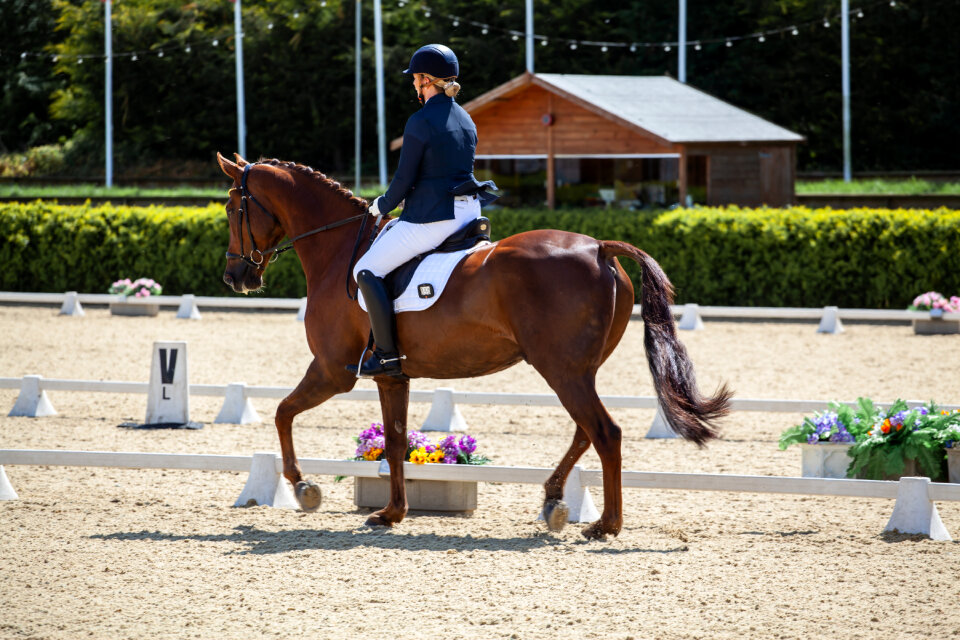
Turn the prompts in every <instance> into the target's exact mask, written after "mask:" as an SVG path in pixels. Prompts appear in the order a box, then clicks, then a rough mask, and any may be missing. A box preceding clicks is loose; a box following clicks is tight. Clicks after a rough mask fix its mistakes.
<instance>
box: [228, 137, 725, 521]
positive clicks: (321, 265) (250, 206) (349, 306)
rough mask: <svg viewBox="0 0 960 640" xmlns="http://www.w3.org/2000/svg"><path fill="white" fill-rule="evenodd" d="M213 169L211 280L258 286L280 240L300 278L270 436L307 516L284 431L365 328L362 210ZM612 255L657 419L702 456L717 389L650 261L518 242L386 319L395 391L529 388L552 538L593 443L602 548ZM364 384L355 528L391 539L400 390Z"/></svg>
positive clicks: (310, 502) (328, 385) (621, 325)
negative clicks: (508, 372)
mask: <svg viewBox="0 0 960 640" xmlns="http://www.w3.org/2000/svg"><path fill="white" fill-rule="evenodd" d="M217 158H218V161H219V163H220V167H221V168H222V169H223V171H224V172H225V173H226V174H227V175H228V176H230V177H231V178H233V181H234V183H233V188H232V189H231V190H230V199H229V201H228V202H227V206H226V209H227V218H228V220H229V224H230V245H229V250H228V252H227V267H226V270H225V271H224V274H223V280H224V282H226V283H227V285H229V286H231V287H232V288H233V290H234V291H236V292H238V293H246V292H248V291H255V290H257V289H259V288H260V287H261V286H262V285H263V272H264V271H265V270H266V268H267V265H268V264H269V263H270V260H271V257H274V258H275V257H276V255H277V252H278V247H279V243H280V241H281V240H282V239H283V238H284V236H286V237H288V238H290V239H291V240H292V243H293V247H294V248H295V250H296V251H297V254H298V255H299V257H300V261H301V263H302V264H303V270H304V273H305V274H306V281H307V308H306V317H305V327H306V332H307V343H308V344H309V346H310V350H311V351H312V352H313V361H312V362H311V363H310V366H309V367H308V368H307V372H306V374H304V376H303V379H302V380H301V381H300V383H299V384H298V385H297V387H296V389H294V390H293V392H292V393H291V394H290V395H288V396H287V397H286V398H284V399H283V401H282V402H281V403H280V405H279V407H278V408H277V415H276V425H277V431H278V433H279V436H280V448H281V451H282V454H283V475H284V476H285V477H286V479H287V480H289V481H290V483H291V484H292V485H293V486H294V487H295V493H296V496H297V500H298V501H299V503H300V507H301V509H303V510H304V511H315V510H316V509H317V508H318V507H319V505H320V489H319V487H318V486H317V485H316V484H314V483H312V482H310V481H308V480H304V478H303V474H302V473H301V470H300V465H299V464H298V462H297V456H296V454H295V452H294V447H293V437H292V426H293V419H294V417H295V416H297V415H298V414H300V413H302V412H303V411H306V410H308V409H310V408H312V407H315V406H317V405H319V404H320V403H322V402H324V401H325V400H327V399H329V398H331V397H333V396H334V395H336V394H339V393H344V392H347V391H349V390H350V389H352V388H353V386H354V384H356V381H357V380H356V378H355V377H354V374H352V373H350V372H348V371H347V370H346V368H345V366H346V365H348V364H352V363H356V362H357V360H358V359H359V358H360V354H361V352H362V351H363V349H364V347H365V345H366V342H367V337H368V335H369V332H370V323H369V320H368V319H367V314H366V313H364V312H363V311H362V310H361V309H360V306H359V305H358V304H357V303H356V302H355V301H354V300H353V299H351V298H350V297H349V296H348V293H347V291H345V289H346V287H347V285H348V284H349V285H350V286H352V282H350V280H349V279H348V278H349V276H348V269H349V267H350V263H351V259H352V257H353V254H354V248H355V246H356V244H357V242H358V240H357V239H358V238H359V237H360V235H361V233H362V236H363V240H364V242H363V243H362V244H361V246H360V249H359V252H360V253H362V251H363V250H364V249H365V248H366V240H367V235H368V233H367V230H366V229H369V228H370V227H371V225H370V216H369V214H368V213H367V202H366V201H365V200H362V199H360V198H356V197H353V195H352V194H351V193H350V192H349V191H347V190H346V189H344V188H342V187H341V186H340V184H339V183H337V182H334V181H332V180H331V179H329V178H327V177H325V176H324V175H323V174H322V173H319V172H316V171H313V170H312V169H311V168H309V167H305V166H302V165H297V164H293V163H285V162H280V161H278V160H266V161H261V162H257V163H247V162H246V161H245V160H243V159H242V158H241V157H239V156H237V157H236V160H237V162H236V163H233V162H231V161H230V160H227V159H226V158H224V157H223V156H221V155H219V154H218V155H217ZM242 195H245V196H246V198H245V199H244V198H242V197H241V196H242ZM244 200H245V201H244ZM361 225H364V226H365V227H366V229H364V230H361ZM289 244H290V243H289V242H288V245H289ZM268 247H269V248H268ZM282 249H283V247H279V250H282ZM618 256H623V257H627V258H630V259H632V260H635V261H636V262H638V263H639V264H640V265H641V267H642V291H641V301H642V312H641V313H642V318H643V321H644V343H645V346H646V353H647V363H648V365H649V369H650V372H651V374H652V375H653V382H654V385H655V387H656V392H657V396H658V399H659V402H660V406H661V407H662V409H663V413H664V416H665V417H666V420H667V422H668V423H669V425H670V426H671V428H672V429H673V430H674V431H675V432H676V433H677V434H679V435H680V436H682V437H684V438H686V439H688V440H692V441H693V442H696V443H697V444H698V445H703V444H704V443H705V442H706V441H707V440H709V439H711V438H714V437H717V432H716V430H715V427H714V425H713V422H714V420H715V419H717V418H719V417H721V416H723V415H724V414H726V412H727V411H728V404H729V397H730V392H729V391H728V390H727V389H726V387H725V386H722V387H721V388H720V389H719V390H718V391H717V393H716V394H715V395H714V396H713V397H704V396H702V395H701V394H700V392H699V390H698V389H697V385H696V382H695V380H694V375H693V365H692V363H691V361H690V359H689V357H688V356H687V353H686V350H685V349H684V347H683V345H682V344H681V343H680V342H679V341H678V339H677V335H676V328H675V325H674V321H673V316H672V315H671V313H670V307H669V304H670V301H671V299H672V287H671V285H670V282H669V280H667V277H666V275H665V274H664V273H663V271H662V270H661V268H660V266H659V265H658V264H657V263H656V261H654V259H653V258H651V257H650V256H648V255H647V254H646V253H644V252H643V251H641V250H640V249H637V248H636V247H634V246H632V245H630V244H627V243H625V242H615V241H598V240H595V239H593V238H590V237H588V236H584V235H579V234H576V233H568V232H564V231H554V230H538V231H529V232H526V233H520V234H517V235H515V236H511V237H509V238H506V239H504V240H500V241H499V242H495V243H493V244H490V245H489V246H486V247H483V248H481V249H479V250H477V251H475V252H474V253H472V254H470V255H468V256H467V257H466V258H465V259H464V260H463V261H462V262H461V263H460V264H459V265H458V267H457V269H456V270H455V271H454V272H453V274H452V276H451V277H450V280H449V282H448V284H447V286H446V289H445V291H444V292H443V295H442V296H441V297H440V299H438V300H437V301H436V303H434V305H433V306H431V307H430V308H429V309H426V310H424V311H418V312H408V313H401V314H398V316H397V338H398V344H399V345H400V347H401V352H402V353H403V354H405V355H406V359H405V360H404V361H403V372H404V374H405V375H406V376H407V377H409V378H420V377H427V378H441V379H442V378H466V377H474V376H481V375H485V374H488V373H494V372H496V371H500V370H502V369H506V368H507V367H509V366H512V365H514V364H516V363H518V362H520V361H521V360H525V361H527V362H528V363H530V365H531V366H533V367H534V368H535V369H536V370H537V371H538V372H539V373H540V375H542V376H543V377H544V379H545V380H546V381H547V383H548V384H549V385H550V387H551V388H552V389H553V390H554V391H555V392H556V394H557V397H558V398H559V399H560V402H561V403H562V404H563V407H564V408H565V409H566V410H567V412H568V413H569V414H570V417H572V418H573V421H574V422H575V423H576V432H575V433H574V436H573V442H572V444H571V445H570V448H569V450H568V451H567V453H566V455H564V457H563V460H561V462H560V464H559V466H557V468H556V470H555V471H554V472H553V474H552V475H551V476H550V478H549V479H548V480H547V481H546V483H545V485H544V488H545V490H546V493H545V497H544V511H543V515H544V518H545V520H546V521H547V524H548V526H549V527H550V528H551V529H553V530H559V529H560V528H562V527H563V525H564V523H565V522H566V519H567V515H568V512H569V510H568V509H567V507H566V505H565V504H564V503H563V501H562V497H563V486H564V483H565V482H566V478H567V475H568V474H569V473H570V470H571V469H572V467H573V465H574V464H575V463H576V462H577V460H578V459H579V458H580V456H581V455H583V452H584V451H586V449H587V447H589V445H590V444H593V446H594V447H596V450H597V453H598V454H599V456H600V460H601V463H602V467H603V513H602V514H601V516H600V519H599V520H598V521H597V522H594V523H593V524H591V525H589V526H588V527H587V528H585V529H584V530H583V534H584V535H585V536H586V537H588V538H604V537H605V536H606V535H608V534H609V535H614V536H615V535H617V534H618V533H619V532H620V528H621V526H622V524H623V515H622V497H621V486H620V473H621V459H620V442H621V432H620V427H619V426H617V424H616V423H615V422H614V421H613V419H612V418H611V417H610V414H609V413H607V411H606V409H605V408H604V406H603V404H602V403H601V402H600V398H599V396H598V395H597V390H596V386H595V380H596V373H597V369H599V368H600V365H601V364H603V362H604V361H605V360H606V359H607V357H609V355H610V354H611V352H612V351H613V349H614V348H615V347H616V346H617V343H618V342H619V341H620V338H621V337H622V336H623V333H624V331H625V329H626V327H627V323H628V322H629V320H630V315H631V312H632V310H633V303H634V299H633V285H632V283H631V282H630V279H629V278H628V277H627V274H626V273H625V272H624V270H623V267H621V266H620V263H619V262H618V261H617V257H618ZM375 382H376V384H377V388H378V390H379V395H380V406H381V411H382V414H383V424H384V433H385V435H386V458H387V460H388V461H389V464H390V501H389V503H388V504H387V505H386V506H385V507H384V508H383V509H381V510H379V511H377V512H375V513H373V514H372V515H371V516H370V517H369V519H368V520H367V524H368V525H374V526H376V525H380V526H391V525H394V524H396V523H398V522H400V521H401V520H402V519H403V517H404V516H405V515H406V512H407V501H406V494H405V492H404V483H403V460H404V454H405V452H406V442H407V440H406V429H407V403H408V400H409V392H410V386H409V380H408V379H407V378H406V377H379V378H376V379H375Z"/></svg>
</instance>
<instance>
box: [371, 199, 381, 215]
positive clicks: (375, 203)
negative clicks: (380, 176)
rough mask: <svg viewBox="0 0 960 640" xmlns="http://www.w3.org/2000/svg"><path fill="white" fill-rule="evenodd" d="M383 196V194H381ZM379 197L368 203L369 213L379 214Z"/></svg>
mask: <svg viewBox="0 0 960 640" xmlns="http://www.w3.org/2000/svg"><path fill="white" fill-rule="evenodd" d="M381 197H383V196H381ZM379 203H380V198H377V199H375V200H374V201H373V202H372V203H370V215H372V216H379V215H380V204H379Z"/></svg>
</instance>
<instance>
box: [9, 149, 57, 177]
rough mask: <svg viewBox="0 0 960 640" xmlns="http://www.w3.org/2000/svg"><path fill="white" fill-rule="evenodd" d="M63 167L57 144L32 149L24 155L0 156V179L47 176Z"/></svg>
mask: <svg viewBox="0 0 960 640" xmlns="http://www.w3.org/2000/svg"><path fill="white" fill-rule="evenodd" d="M63 166H64V159H63V147H62V146H60V145H59V144H48V145H43V146H40V147H33V148H31V149H29V150H27V152H26V153H10V154H6V155H2V156H0V177H3V178H22V177H25V176H48V175H51V174H55V173H57V172H58V171H60V170H61V169H63Z"/></svg>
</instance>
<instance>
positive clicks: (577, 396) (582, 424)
mask: <svg viewBox="0 0 960 640" xmlns="http://www.w3.org/2000/svg"><path fill="white" fill-rule="evenodd" d="M554 389H555V390H556V392H557V397H559V398H560V402H561V403H562V404H563V407H564V408H565V409H566V410H567V412H568V413H569V414H570V416H571V417H572V418H573V420H574V422H576V423H577V426H578V427H579V430H578V435H579V433H580V430H582V431H583V432H584V433H586V434H587V435H588V436H589V437H590V441H591V442H592V443H593V446H594V448H596V450H597V454H598V455H599V456H600V463H601V466H602V467H603V513H601V514H600V519H599V520H597V521H596V522H594V523H593V524H591V525H590V526H588V527H587V528H585V529H584V530H583V535H584V536H586V537H587V538H591V539H603V538H604V537H606V536H607V535H613V536H616V535H617V534H619V533H620V529H621V528H622V527H623V497H622V495H621V483H620V472H621V463H622V460H621V455H620V442H621V439H622V436H621V432H620V427H619V426H617V423H616V422H614V421H613V418H611V417H610V414H609V413H607V410H606V408H605V407H604V406H603V403H602V402H600V396H598V395H597V390H596V387H595V386H594V378H593V376H592V375H591V376H585V377H583V378H581V379H579V380H574V381H567V382H565V383H563V384H560V385H557V386H555V387H554ZM577 445H578V443H577V441H576V440H575V441H574V447H572V448H571V449H574V448H576V446H577ZM583 449H586V447H583ZM569 454H570V452H568V455H569ZM577 457H579V456H577ZM564 461H566V458H564ZM569 464H570V466H572V465H573V463H572V462H571V463H569ZM563 465H564V462H561V466H560V467H558V468H557V471H555V472H554V475H555V476H556V475H557V474H558V473H559V472H560V470H561V468H562V467H563ZM567 472H568V473H569V470H568V471H567ZM564 477H566V476H565V475H564ZM562 491H563V485H560V492H561V494H562Z"/></svg>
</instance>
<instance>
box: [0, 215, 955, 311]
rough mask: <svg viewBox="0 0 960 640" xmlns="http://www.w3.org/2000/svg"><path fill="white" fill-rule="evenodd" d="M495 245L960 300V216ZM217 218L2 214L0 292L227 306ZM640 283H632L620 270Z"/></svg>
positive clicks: (671, 230)
mask: <svg viewBox="0 0 960 640" xmlns="http://www.w3.org/2000/svg"><path fill="white" fill-rule="evenodd" d="M488 215H489V217H490V218H491V219H492V221H493V232H494V234H495V237H496V238H502V237H505V236H507V235H511V234H514V233H518V232H520V231H526V230H529V229H538V228H557V229H566V230H569V231H576V232H579V233H585V234H587V235H591V236H594V237H597V238H603V239H617V240H625V241H627V242H631V243H633V244H634V245H636V246H638V247H640V248H641V249H643V250H644V251H646V252H647V253H649V254H650V255H652V256H653V257H654V258H655V259H656V260H657V261H659V262H660V264H661V265H662V266H663V268H664V270H665V271H666V273H667V275H668V276H669V277H670V278H671V280H673V282H674V284H675V286H676V288H677V302H681V303H682V302H698V303H700V304H711V305H746V306H798V307H821V306H825V305H837V306H840V307H866V308H903V307H905V306H906V305H907V304H909V303H910V301H911V300H912V299H913V297H914V296H916V295H917V294H919V293H922V292H924V291H928V290H937V291H940V292H941V293H943V294H945V295H948V296H949V295H957V294H960V211H953V210H948V209H938V210H935V211H920V210H886V209H855V210H849V211H840V210H830V209H816V210H811V209H807V208H803V207H795V208H788V209H740V208H737V207H729V208H725V209H717V208H713V209H711V208H696V209H677V210H674V211H668V212H663V211H652V212H651V211H612V210H597V209H594V210H567V211H547V210H543V209H530V210H495V211H491V212H489V213H488ZM227 238H228V233H227V223H226V218H225V216H224V213H223V208H222V206H220V205H211V206H209V207H205V208H188V207H112V206H99V207H92V206H89V205H87V206H59V205H56V204H52V203H50V202H44V201H37V202H33V203H30V204H4V205H0V241H2V246H0V263H2V265H3V269H2V271H0V289H2V290H7V291H57V292H60V291H68V290H76V291H83V292H98V291H106V289H107V287H108V286H109V285H110V283H111V282H113V281H114V280H116V279H118V278H122V277H130V278H136V277H139V276H148V277H151V278H154V279H155V280H157V281H159V282H161V283H162V284H163V286H164V293H169V294H179V293H195V294H198V295H231V293H230V291H229V290H228V289H227V288H226V286H224V285H223V283H222V282H221V280H220V278H221V275H222V273H223V267H224V258H223V252H224V251H225V249H226V245H227ZM624 265H625V266H626V267H627V269H628V271H629V272H630V274H631V277H633V278H634V282H635V284H636V283H638V276H639V271H638V269H637V267H636V266H635V265H634V264H633V263H632V262H630V261H629V260H625V261H624ZM266 283H267V287H266V289H265V291H264V294H265V295H269V296H276V297H299V296H303V295H305V291H306V287H305V283H304V280H303V275H302V271H301V268H300V264H299V262H298V260H297V258H296V255H295V254H294V253H293V252H290V253H288V254H286V255H284V256H283V257H282V258H281V259H280V260H279V261H278V262H276V263H275V264H273V265H271V266H270V268H269V269H268V270H267V276H266Z"/></svg>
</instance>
